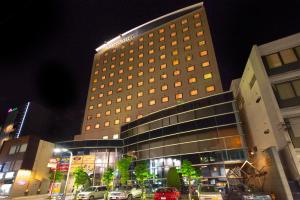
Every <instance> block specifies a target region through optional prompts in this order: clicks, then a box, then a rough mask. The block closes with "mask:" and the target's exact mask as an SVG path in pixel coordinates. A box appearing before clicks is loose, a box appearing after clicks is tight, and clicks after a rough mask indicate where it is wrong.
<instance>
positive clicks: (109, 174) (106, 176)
mask: <svg viewBox="0 0 300 200" xmlns="http://www.w3.org/2000/svg"><path fill="white" fill-rule="evenodd" d="M113 180H114V170H113V169H112V168H110V167H109V168H107V169H106V170H105V172H104V173H103V176H102V179H101V181H102V184H103V185H106V188H107V190H106V192H105V199H107V197H108V191H109V190H110V189H111V188H112V185H113Z"/></svg>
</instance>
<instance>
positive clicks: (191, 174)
mask: <svg viewBox="0 0 300 200" xmlns="http://www.w3.org/2000/svg"><path fill="white" fill-rule="evenodd" d="M178 172H179V173H181V174H182V176H183V177H185V178H186V179H187V181H188V184H189V199H190V200H191V199H192V194H191V192H192V188H191V181H192V179H194V178H199V177H200V171H199V170H196V169H195V168H194V167H193V166H192V163H191V162H190V161H188V160H183V161H182V164H181V167H180V168H179V169H178Z"/></svg>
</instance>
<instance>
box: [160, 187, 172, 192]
mask: <svg viewBox="0 0 300 200" xmlns="http://www.w3.org/2000/svg"><path fill="white" fill-rule="evenodd" d="M156 192H175V190H174V189H173V188H158V189H157V190H156Z"/></svg>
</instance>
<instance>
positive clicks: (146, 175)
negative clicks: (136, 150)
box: [134, 162, 154, 199]
mask: <svg viewBox="0 0 300 200" xmlns="http://www.w3.org/2000/svg"><path fill="white" fill-rule="evenodd" d="M134 173H135V177H136V180H137V182H138V183H139V185H140V186H141V188H142V199H146V196H145V195H144V188H145V185H144V183H145V181H146V180H149V179H150V178H153V177H154V176H153V175H152V174H151V173H150V171H149V169H148V167H147V164H146V162H141V163H138V164H137V165H136V166H135V168H134Z"/></svg>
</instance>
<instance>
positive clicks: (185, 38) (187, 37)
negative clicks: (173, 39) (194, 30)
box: [183, 35, 191, 41]
mask: <svg viewBox="0 0 300 200" xmlns="http://www.w3.org/2000/svg"><path fill="white" fill-rule="evenodd" d="M190 39H191V37H190V36H189V35H187V36H184V38H183V41H188V40H190Z"/></svg>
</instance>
